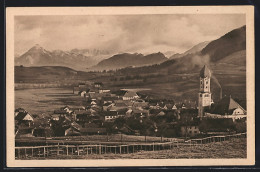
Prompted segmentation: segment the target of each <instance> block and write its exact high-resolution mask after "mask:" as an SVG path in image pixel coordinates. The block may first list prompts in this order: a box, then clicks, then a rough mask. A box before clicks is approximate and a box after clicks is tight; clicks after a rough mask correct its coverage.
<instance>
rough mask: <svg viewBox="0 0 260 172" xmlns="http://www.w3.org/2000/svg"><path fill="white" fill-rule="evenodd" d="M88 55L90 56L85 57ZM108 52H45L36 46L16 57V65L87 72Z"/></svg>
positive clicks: (75, 50)
mask: <svg viewBox="0 0 260 172" xmlns="http://www.w3.org/2000/svg"><path fill="white" fill-rule="evenodd" d="M84 53H85V54H87V55H88V56H86V55H84ZM106 53H107V52H103V54H102V51H99V50H93V51H92V50H86V49H85V50H78V49H73V50H71V51H62V50H54V51H48V50H45V49H44V48H43V47H41V46H40V45H38V44H36V45H35V46H33V47H32V48H31V49H29V50H28V51H27V52H25V53H24V54H22V55H21V56H17V57H15V65H23V66H66V67H70V68H73V69H76V70H86V68H88V67H90V66H93V65H95V64H97V63H98V62H99V61H100V60H102V59H104V58H105V57H102V58H101V59H100V58H98V57H97V56H99V55H100V56H103V55H104V54H106Z"/></svg>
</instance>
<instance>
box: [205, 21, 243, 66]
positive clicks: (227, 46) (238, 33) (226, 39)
mask: <svg viewBox="0 0 260 172" xmlns="http://www.w3.org/2000/svg"><path fill="white" fill-rule="evenodd" d="M245 49H246V26H243V27H240V28H238V29H235V30H232V31H230V32H228V33H227V34H225V35H224V36H222V37H220V38H219V39H217V40H214V41H211V42H210V43H209V44H208V45H207V46H206V47H205V48H203V49H202V51H201V54H202V55H209V56H210V60H211V61H212V62H216V61H218V60H220V59H222V58H224V57H226V56H228V55H230V54H232V53H234V52H236V51H241V50H245Z"/></svg>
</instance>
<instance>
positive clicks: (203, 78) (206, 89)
mask: <svg viewBox="0 0 260 172" xmlns="http://www.w3.org/2000/svg"><path fill="white" fill-rule="evenodd" d="M210 78H211V72H210V70H209V68H208V67H207V66H206V65H204V67H203V68H202V69H201V71H200V89H199V102H198V116H199V117H202V116H203V115H204V111H205V109H206V108H210V106H211V92H210Z"/></svg>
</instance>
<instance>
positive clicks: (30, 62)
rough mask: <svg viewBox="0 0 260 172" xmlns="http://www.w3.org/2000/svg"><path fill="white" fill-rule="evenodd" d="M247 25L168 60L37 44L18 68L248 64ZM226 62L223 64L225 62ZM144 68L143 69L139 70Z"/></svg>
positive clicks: (180, 67) (170, 68) (169, 68)
mask: <svg viewBox="0 0 260 172" xmlns="http://www.w3.org/2000/svg"><path fill="white" fill-rule="evenodd" d="M245 49H246V26H243V27H240V28H238V29H234V30H232V31H230V32H228V33H226V34H225V35H223V36H222V37H220V38H218V39H216V40H213V41H211V42H209V41H207V42H202V43H199V44H197V45H195V46H193V47H192V48H191V49H189V50H187V51H185V52H184V53H181V54H178V53H177V54H174V55H172V56H170V58H169V59H168V58H167V57H166V56H165V55H164V54H163V53H161V52H158V53H153V54H148V55H143V54H140V53H134V54H130V53H122V54H116V55H113V56H111V54H110V53H109V52H108V51H104V50H98V49H93V50H90V49H72V50H70V51H62V50H54V51H48V50H45V49H44V48H43V47H41V46H40V45H35V46H34V47H32V48H31V49H29V50H28V51H27V52H26V53H24V54H23V55H21V56H19V57H15V65H23V66H65V67H70V68H73V69H75V70H83V71H86V70H87V68H89V69H88V70H99V71H100V70H110V69H113V70H114V69H123V68H127V70H131V72H135V71H139V70H142V71H146V70H148V71H150V70H151V71H157V70H162V71H167V72H169V73H176V72H177V73H180V72H185V71H193V70H194V69H195V68H196V69H198V68H199V67H201V65H202V64H209V63H211V64H215V65H216V64H219V63H233V64H236V63H237V64H238V63H239V64H240V65H245V63H244V62H245V59H246V58H245ZM222 60H223V62H221V61H222ZM139 68H142V69H139Z"/></svg>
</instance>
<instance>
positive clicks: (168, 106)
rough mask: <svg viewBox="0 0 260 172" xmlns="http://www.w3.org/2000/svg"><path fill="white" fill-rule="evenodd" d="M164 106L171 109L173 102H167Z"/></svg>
mask: <svg viewBox="0 0 260 172" xmlns="http://www.w3.org/2000/svg"><path fill="white" fill-rule="evenodd" d="M165 106H166V107H167V109H171V108H172V107H173V104H170V103H168V104H166V105H165Z"/></svg>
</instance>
